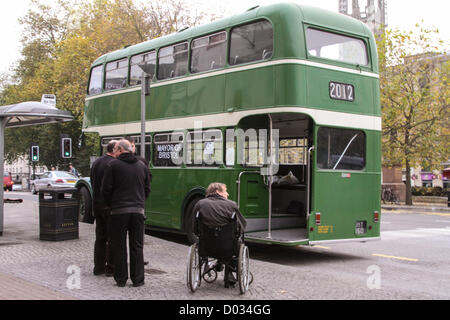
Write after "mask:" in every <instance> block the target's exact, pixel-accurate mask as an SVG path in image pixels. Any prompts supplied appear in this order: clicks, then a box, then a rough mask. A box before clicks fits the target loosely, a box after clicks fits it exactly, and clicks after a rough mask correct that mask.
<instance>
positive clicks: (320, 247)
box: [314, 245, 331, 250]
mask: <svg viewBox="0 0 450 320" xmlns="http://www.w3.org/2000/svg"><path fill="white" fill-rule="evenodd" d="M314 248H319V249H327V250H330V249H331V248H330V247H324V246H317V245H314Z"/></svg>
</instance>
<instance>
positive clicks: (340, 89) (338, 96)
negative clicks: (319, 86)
mask: <svg viewBox="0 0 450 320" xmlns="http://www.w3.org/2000/svg"><path fill="white" fill-rule="evenodd" d="M329 87H330V98H331V99H335V100H344V101H352V102H353V101H355V88H354V87H353V85H351V84H348V83H340V82H334V81H330V85H329Z"/></svg>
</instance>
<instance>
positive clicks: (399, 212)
mask: <svg viewBox="0 0 450 320" xmlns="http://www.w3.org/2000/svg"><path fill="white" fill-rule="evenodd" d="M383 213H394V214H402V213H417V214H425V215H427V216H440V217H450V213H441V212H429V211H412V210H411V211H407V210H381V214H383Z"/></svg>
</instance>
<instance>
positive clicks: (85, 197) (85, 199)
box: [78, 187, 94, 223]
mask: <svg viewBox="0 0 450 320" xmlns="http://www.w3.org/2000/svg"><path fill="white" fill-rule="evenodd" d="M78 194H79V197H80V198H79V199H80V208H79V211H78V221H79V222H86V223H94V218H93V216H92V198H91V194H90V192H89V190H88V189H87V188H86V187H81V188H80V189H79V190H78Z"/></svg>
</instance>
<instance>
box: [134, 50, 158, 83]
mask: <svg viewBox="0 0 450 320" xmlns="http://www.w3.org/2000/svg"><path fill="white" fill-rule="evenodd" d="M155 65H156V52H155V51H150V52H146V53H142V54H139V55H136V56H133V57H131V63H130V86H135V85H138V84H141V78H142V72H145V73H147V74H149V75H150V79H151V78H153V75H154V74H155Z"/></svg>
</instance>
